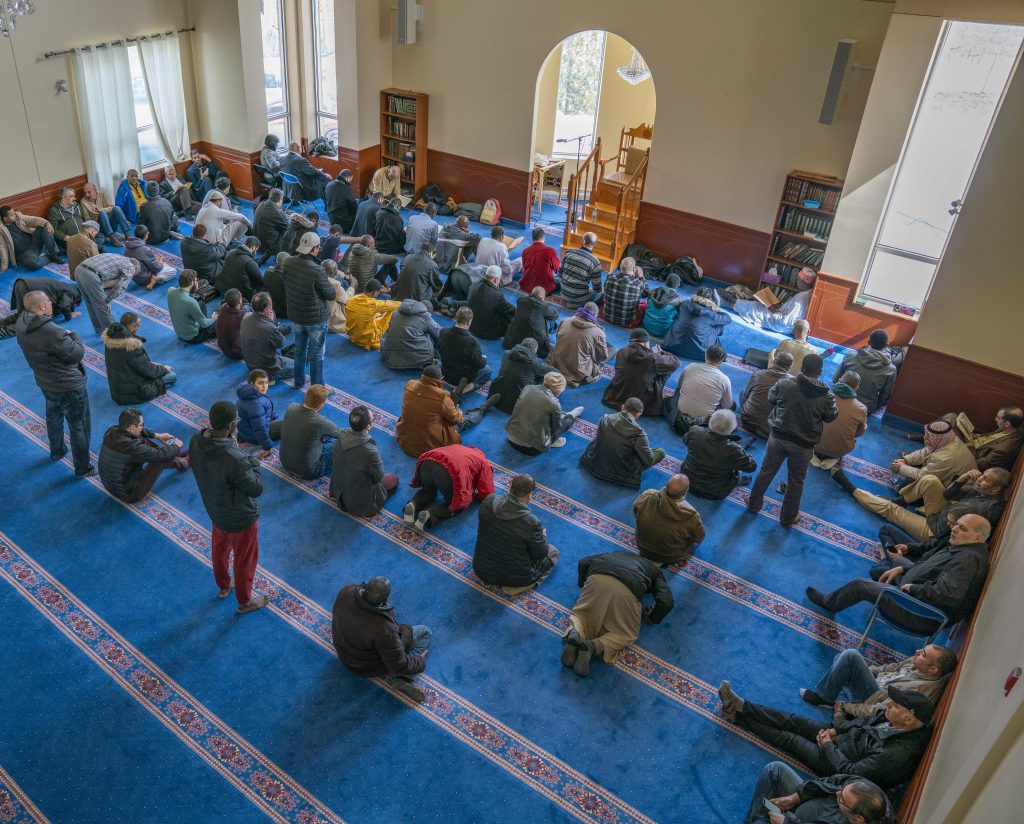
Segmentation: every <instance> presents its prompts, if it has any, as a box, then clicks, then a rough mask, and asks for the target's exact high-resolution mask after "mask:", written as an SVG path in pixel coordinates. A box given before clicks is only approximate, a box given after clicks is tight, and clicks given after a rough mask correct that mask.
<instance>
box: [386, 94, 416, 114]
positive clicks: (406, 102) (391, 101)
mask: <svg viewBox="0 0 1024 824" xmlns="http://www.w3.org/2000/svg"><path fill="white" fill-rule="evenodd" d="M388 111H389V112H393V113H394V114H401V115H404V116H406V117H415V116H416V98H415V97H398V96H397V95H393V94H392V95H388Z"/></svg>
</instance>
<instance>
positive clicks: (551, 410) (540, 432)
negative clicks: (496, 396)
mask: <svg viewBox="0 0 1024 824" xmlns="http://www.w3.org/2000/svg"><path fill="white" fill-rule="evenodd" d="M564 391H565V378H563V377H562V374H561V373H560V372H548V373H547V374H546V375H545V376H544V382H543V383H542V384H539V385H537V384H535V385H533V386H527V387H526V388H525V389H523V391H522V392H521V393H520V395H519V400H517V401H516V405H515V407H513V409H512V416H511V417H510V418H509V419H508V421H507V422H506V423H505V435H506V437H507V438H508V442H509V444H510V445H511V446H512V448H513V449H515V450H517V451H519V452H522V453H523V454H525V455H540V454H541V453H543V452H547V451H548V450H549V449H560V448H561V447H563V446H565V437H564V435H565V433H566V432H568V431H569V430H570V429H572V425H573V424H574V423H576V419H577V418H578V417H579V416H580V415H581V414H582V413H583V407H582V406H577V407H576V408H575V409H573V410H572V411H571V412H563V411H562V405H561V404H560V403H559V402H558V396H559V395H561V394H562V393H563V392H564ZM488 400H490V398H488Z"/></svg>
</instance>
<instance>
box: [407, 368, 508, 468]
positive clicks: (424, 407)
mask: <svg viewBox="0 0 1024 824" xmlns="http://www.w3.org/2000/svg"><path fill="white" fill-rule="evenodd" d="M500 400H501V395H491V396H490V397H489V398H488V399H487V400H486V401H484V402H483V404H482V405H480V406H478V407H477V408H476V409H470V410H467V411H466V412H463V411H462V410H461V409H459V407H458V406H457V405H456V402H455V401H454V400H453V399H452V394H451V393H450V392H448V390H447V389H445V388H444V382H443V381H442V380H441V370H440V369H439V368H438V367H436V366H428V367H426V368H425V369H424V370H423V374H422V375H421V376H420V377H419V378H418V379H415V380H411V381H409V382H408V383H407V384H406V385H405V390H404V392H403V393H402V414H401V416H400V417H399V418H398V423H396V424H395V436H396V437H397V439H398V445H399V446H400V447H402V451H403V452H405V454H406V455H412V456H413V457H414V458H418V457H419V456H420V455H422V454H423V453H424V452H427V451H429V450H432V449H436V448H437V447H441V446H448V445H450V444H460V443H462V435H460V434H459V433H460V432H463V431H465V430H466V429H469V428H470V427H471V426H475V425H476V424H478V423H480V421H481V420H483V417H484V415H486V414H487V410H489V409H490V408H491V407H492V406H493V405H494V404H495V403H497V402H498V401H500Z"/></svg>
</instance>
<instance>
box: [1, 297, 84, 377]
mask: <svg viewBox="0 0 1024 824" xmlns="http://www.w3.org/2000/svg"><path fill="white" fill-rule="evenodd" d="M14 330H15V334H16V335H17V336H18V346H20V347H21V351H22V354H23V355H24V356H25V360H26V361H28V365H29V366H30V367H31V369H32V375H33V376H34V377H35V379H36V385H37V386H38V387H39V388H40V389H42V390H43V391H44V392H52V393H61V392H72V391H74V390H76V389H81V388H82V387H83V386H85V367H84V366H82V357H83V356H84V355H85V347H83V346H82V340H81V338H79V337H78V335H77V334H76V333H75V332H71V331H69V330H67V329H64V328H62V327H60V326H58V325H57V324H56V323H54V322H53V319H52V318H48V317H46V316H45V315H35V314H32V313H30V312H22V313H21V314H20V315H19V316H18V320H17V322H16V323H15V324H14Z"/></svg>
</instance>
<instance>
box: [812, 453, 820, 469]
mask: <svg viewBox="0 0 1024 824" xmlns="http://www.w3.org/2000/svg"><path fill="white" fill-rule="evenodd" d="M811 466H817V467H820V466H821V459H820V458H819V457H818V456H817V455H811Z"/></svg>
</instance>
